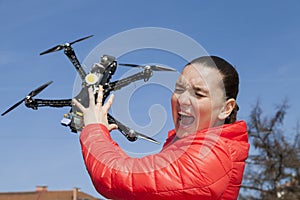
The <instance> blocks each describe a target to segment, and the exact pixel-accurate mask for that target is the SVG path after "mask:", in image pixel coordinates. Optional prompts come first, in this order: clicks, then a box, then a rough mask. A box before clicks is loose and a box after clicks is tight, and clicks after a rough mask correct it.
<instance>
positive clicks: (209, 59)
mask: <svg viewBox="0 0 300 200" xmlns="http://www.w3.org/2000/svg"><path fill="white" fill-rule="evenodd" d="M190 64H202V65H204V66H206V67H212V68H216V69H218V71H219V72H220V73H221V75H222V78H223V84H224V89H225V93H226V94H225V95H226V100H228V99H230V98H233V99H236V98H237V95H238V92H239V75H238V73H237V71H236V69H235V68H234V67H233V66H232V65H231V64H230V63H229V62H227V61H226V60H224V59H223V58H220V57H218V56H202V57H199V58H196V59H194V60H192V61H191V62H190V63H189V64H188V65H190ZM238 110H239V107H238V105H237V104H236V106H235V108H234V109H233V110H232V112H231V114H230V115H229V116H228V117H227V118H226V119H225V122H224V123H225V124H230V123H233V122H235V121H236V116H237V111H238Z"/></svg>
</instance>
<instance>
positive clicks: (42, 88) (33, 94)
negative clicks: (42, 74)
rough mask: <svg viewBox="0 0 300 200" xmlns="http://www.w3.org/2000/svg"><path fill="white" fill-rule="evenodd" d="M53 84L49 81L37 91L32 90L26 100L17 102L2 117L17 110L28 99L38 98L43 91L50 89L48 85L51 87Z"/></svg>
mask: <svg viewBox="0 0 300 200" xmlns="http://www.w3.org/2000/svg"><path fill="white" fill-rule="evenodd" d="M51 83H53V81H49V82H47V83H45V84H44V85H42V86H40V87H38V88H36V89H35V90H32V91H31V92H30V93H29V94H28V95H27V96H26V97H25V98H24V99H22V100H20V101H19V102H17V103H16V104H15V105H13V106H12V107H10V108H9V109H7V110H6V111H5V112H4V113H2V114H1V116H3V115H5V114H6V113H8V112H10V111H11V110H13V109H15V108H16V107H18V106H19V105H20V104H21V103H23V102H24V101H25V100H26V99H30V98H32V97H34V96H36V95H37V94H39V93H40V92H41V91H43V90H44V89H45V88H46V87H48V85H50V84H51Z"/></svg>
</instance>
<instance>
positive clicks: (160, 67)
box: [119, 63, 176, 71]
mask: <svg viewBox="0 0 300 200" xmlns="http://www.w3.org/2000/svg"><path fill="white" fill-rule="evenodd" d="M119 65H121V66H126V67H137V68H147V67H150V69H151V70H153V71H176V69H173V68H167V67H162V66H159V65H136V64H126V63H119Z"/></svg>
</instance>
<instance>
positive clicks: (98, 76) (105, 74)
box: [2, 35, 175, 144]
mask: <svg viewBox="0 0 300 200" xmlns="http://www.w3.org/2000/svg"><path fill="white" fill-rule="evenodd" d="M92 36H93V35H91V36H87V37H84V38H81V39H78V40H75V41H73V42H70V43H65V44H60V45H57V46H55V47H52V48H50V49H48V50H46V51H44V52H42V53H40V55H44V54H47V53H51V52H56V51H60V50H64V53H65V55H66V56H67V57H68V58H69V60H70V61H71V63H72V64H73V66H74V67H75V69H76V71H77V72H78V74H79V76H80V78H81V81H82V84H81V90H80V92H79V94H78V95H77V96H75V98H76V99H77V101H79V102H80V103H81V104H82V105H83V106H85V107H87V106H88V103H89V101H88V99H89V96H88V88H89V87H92V88H93V91H94V95H95V96H97V95H98V90H99V87H100V86H102V87H103V89H104V91H103V101H102V102H105V99H106V98H107V97H108V96H109V94H110V92H112V91H116V90H120V89H122V88H123V87H125V86H127V85H129V84H130V83H133V82H135V81H138V80H144V81H148V80H149V79H150V78H151V76H152V75H153V71H175V70H174V69H170V68H165V67H161V66H157V65H148V66H140V65H135V64H119V65H121V66H129V67H137V68H142V71H141V72H139V73H136V74H134V75H131V76H129V77H127V78H124V79H121V80H118V81H114V82H110V80H111V78H112V76H113V75H114V73H115V72H116V70H117V66H118V63H117V61H116V58H115V57H113V56H110V55H103V56H102V57H101V60H100V62H99V63H95V64H94V65H93V66H92V67H91V69H90V72H89V73H86V72H85V70H84V69H83V67H82V66H81V64H80V62H79V61H78V59H77V56H76V54H75V51H74V49H73V48H72V44H74V43H77V42H80V41H82V40H85V39H88V38H90V37H92ZM51 83H52V81H50V82H47V83H45V84H44V85H42V86H40V87H38V88H37V89H35V90H33V91H31V92H30V93H29V94H28V95H27V96H26V97H25V98H23V99H22V100H20V101H19V102H17V103H16V104H14V105H13V106H11V107H10V108H9V109H7V110H6V111H5V112H4V113H2V116H3V115H5V114H7V113H8V112H10V111H11V110H13V109H15V108H16V107H17V106H19V105H20V104H22V103H23V102H24V103H25V106H27V107H28V108H32V109H34V110H37V109H38V108H39V107H45V106H47V107H58V108H59V107H71V109H70V111H69V112H68V113H67V114H65V115H64V118H63V119H62V120H61V124H62V125H64V126H68V127H70V129H71V131H72V132H74V133H77V132H78V131H81V130H82V128H83V127H84V123H83V114H82V112H81V111H80V110H79V109H77V108H76V107H75V106H73V107H72V99H59V100H50V99H35V98H33V97H35V96H36V95H38V94H39V93H40V92H41V91H42V90H44V89H45V88H46V87H48V86H49V85H50V84H51ZM95 99H97V98H95ZM108 122H109V123H114V124H117V126H118V130H119V131H120V132H121V133H122V134H123V135H124V136H125V137H126V138H127V139H128V140H129V141H132V142H133V141H136V140H137V139H138V138H140V139H145V140H148V141H150V142H153V143H156V144H160V143H159V142H158V141H156V140H155V139H153V138H151V137H148V136H146V135H144V134H142V133H139V132H137V131H135V130H133V129H131V128H129V127H127V126H126V125H124V124H122V123H121V122H120V121H118V120H116V119H115V118H114V117H113V116H111V115H110V114H108Z"/></svg>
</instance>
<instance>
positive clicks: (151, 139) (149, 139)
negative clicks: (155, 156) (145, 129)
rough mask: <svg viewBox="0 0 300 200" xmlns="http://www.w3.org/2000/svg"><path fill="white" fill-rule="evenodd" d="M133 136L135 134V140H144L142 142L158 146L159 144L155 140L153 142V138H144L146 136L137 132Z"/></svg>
mask: <svg viewBox="0 0 300 200" xmlns="http://www.w3.org/2000/svg"><path fill="white" fill-rule="evenodd" d="M134 134H135V136H136V137H137V138H140V139H144V140H147V141H149V142H153V143H155V144H160V142H158V141H157V140H155V139H153V138H151V137H149V136H146V135H144V134H141V133H137V132H135V133H134Z"/></svg>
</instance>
